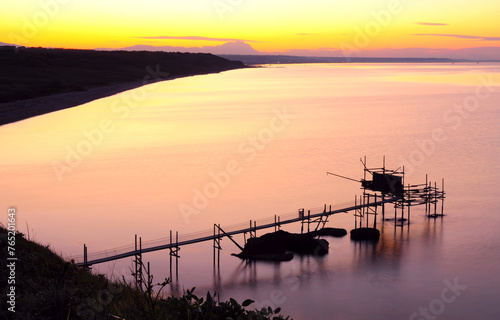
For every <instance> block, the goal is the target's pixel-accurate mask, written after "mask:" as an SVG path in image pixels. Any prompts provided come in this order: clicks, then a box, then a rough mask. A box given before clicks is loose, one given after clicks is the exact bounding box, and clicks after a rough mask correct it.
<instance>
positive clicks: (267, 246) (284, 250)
mask: <svg viewBox="0 0 500 320" xmlns="http://www.w3.org/2000/svg"><path fill="white" fill-rule="evenodd" d="M314 236H315V235H313V234H311V233H308V234H295V233H289V232H286V231H281V230H280V231H277V232H274V233H267V234H265V235H263V236H261V237H258V238H251V239H248V241H247V243H246V244H245V247H244V248H243V251H242V252H241V253H239V254H233V255H234V256H237V257H239V258H241V259H249V260H270V261H288V260H291V259H292V258H293V254H292V252H293V253H297V254H301V255H308V254H312V255H318V256H323V255H325V254H327V253H328V241H326V240H323V239H315V238H314Z"/></svg>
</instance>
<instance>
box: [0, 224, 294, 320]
mask: <svg viewBox="0 0 500 320" xmlns="http://www.w3.org/2000/svg"><path fill="white" fill-rule="evenodd" d="M8 247H11V248H14V249H15V250H14V251H13V250H11V249H8ZM8 252H15V254H13V255H12V256H11V255H9V254H8ZM7 257H10V258H16V259H17V260H8V259H7ZM0 261H2V263H4V265H3V266H2V267H1V268H0V279H1V280H0V281H1V283H0V291H1V292H2V297H3V298H2V300H1V301H0V305H1V307H0V319H23V320H24V319H37V320H43V319H51V320H57V319H61V320H63V319H64V320H67V319H94V320H96V319H151V320H154V319H169V320H176V319H182V320H184V319H189V318H191V319H200V320H201V319H228V318H231V319H263V320H265V319H269V320H270V319H276V320H278V319H284V318H283V317H282V316H280V315H278V314H277V313H279V312H280V310H279V309H276V310H271V309H270V308H265V309H264V308H263V309H261V310H258V311H257V310H253V311H252V310H248V308H245V307H247V306H249V305H251V304H252V303H253V301H251V300H245V301H244V302H243V303H242V304H241V305H240V304H239V303H237V302H236V301H235V300H234V299H230V300H229V301H227V302H222V301H221V302H217V300H218V298H217V297H215V296H213V295H212V294H209V293H207V296H206V297H203V298H199V297H197V296H196V295H195V294H194V293H193V291H194V289H192V290H187V291H186V293H184V295H182V296H180V297H162V296H161V295H157V293H156V292H155V291H158V290H159V288H160V287H159V286H153V287H152V288H151V289H152V290H147V289H145V290H140V289H137V288H135V287H134V286H131V285H129V284H127V283H124V282H123V281H120V282H117V281H109V280H108V279H106V278H105V277H104V276H100V275H94V274H92V273H91V272H89V271H88V270H86V269H84V268H80V267H77V266H75V264H73V263H71V262H68V261H65V260H64V259H62V258H61V257H60V256H58V255H57V254H55V253H54V252H53V251H51V250H50V249H49V248H48V246H42V245H40V244H37V243H35V242H33V241H29V240H27V239H26V238H25V237H24V236H23V235H22V234H19V233H17V234H16V236H15V241H13V240H12V236H11V235H9V236H8V235H7V230H6V229H5V228H3V227H1V224H0ZM9 282H10V283H9ZM156 282H158V281H157V280H156V279H155V282H154V283H156ZM167 282H168V281H166V282H165V283H164V284H166V283H167ZM144 288H150V286H149V285H148V284H147V283H146V282H145V283H144ZM11 296H13V298H10V297H11ZM214 298H215V299H214ZM9 309H10V310H9ZM13 311H15V312H13ZM287 319H288V318H287Z"/></svg>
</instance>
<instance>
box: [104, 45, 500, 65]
mask: <svg viewBox="0 0 500 320" xmlns="http://www.w3.org/2000/svg"><path fill="white" fill-rule="evenodd" d="M100 50H117V49H100ZM119 50H126V51H167V52H192V53H212V54H216V55H219V56H225V57H227V56H228V55H243V56H250V55H255V56H266V58H264V57H260V58H258V57H255V58H250V57H248V58H245V62H246V63H251V62H250V61H259V62H258V63H272V62H267V61H277V60H276V59H275V58H273V57H281V58H279V60H278V61H279V62H280V63H285V62H284V60H283V59H285V58H283V57H295V58H293V59H292V58H290V59H291V60H293V61H300V62H303V63H306V62H309V63H311V62H324V61H325V59H326V60H329V61H331V62H342V61H347V62H349V61H351V62H352V61H354V60H358V61H359V59H372V58H373V59H375V60H377V59H391V61H392V60H393V59H396V60H398V61H401V62H403V61H405V60H407V61H408V62H410V61H417V62H418V61H425V59H431V60H432V59H436V61H441V60H444V61H446V60H449V59H453V60H456V61H463V60H470V61H500V47H479V48H464V49H429V48H402V49H394V48H384V49H376V50H356V49H355V48H354V47H353V50H352V51H347V52H345V51H342V50H340V49H339V48H320V49H316V50H305V49H300V50H299V49H294V50H287V51H284V52H261V51H258V50H256V49H254V48H253V47H252V46H251V45H250V44H248V43H245V42H243V41H233V42H226V43H224V44H221V45H215V46H203V47H172V46H151V45H136V46H131V47H126V48H122V49H119ZM319 58H323V60H321V59H319ZM286 59H288V58H286ZM262 61H266V62H262ZM363 61H364V60H363ZM370 61H372V60H370ZM274 63H277V62H274ZM295 63H297V62H295Z"/></svg>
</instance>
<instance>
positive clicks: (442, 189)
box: [441, 178, 444, 215]
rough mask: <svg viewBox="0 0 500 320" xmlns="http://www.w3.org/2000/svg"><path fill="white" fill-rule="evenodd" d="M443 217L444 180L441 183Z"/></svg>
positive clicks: (442, 210)
mask: <svg viewBox="0 0 500 320" xmlns="http://www.w3.org/2000/svg"><path fill="white" fill-rule="evenodd" d="M441 192H442V193H441V215H444V178H443V179H442V181H441Z"/></svg>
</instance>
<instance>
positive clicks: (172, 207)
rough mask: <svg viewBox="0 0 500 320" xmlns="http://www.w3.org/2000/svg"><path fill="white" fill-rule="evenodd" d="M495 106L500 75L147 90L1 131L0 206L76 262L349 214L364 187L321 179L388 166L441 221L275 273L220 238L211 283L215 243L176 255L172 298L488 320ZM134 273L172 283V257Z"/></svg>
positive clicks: (303, 76)
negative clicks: (419, 187)
mask: <svg viewBox="0 0 500 320" xmlns="http://www.w3.org/2000/svg"><path fill="white" fill-rule="evenodd" d="M499 101H500V65H498V64H479V65H476V64H455V65H447V64H405V65H402V64H346V65H338V64H331V65H329V64H324V65H283V66H271V67H268V68H257V69H246V70H235V71H230V72H225V73H221V74H213V75H204V76H196V77H189V78H183V79H177V80H173V81H168V82H163V83H157V84H153V85H149V86H146V87H143V88H141V89H137V90H134V91H129V92H125V93H122V94H119V95H116V96H112V97H108V98H104V99H101V100H97V101H94V102H91V103H88V104H85V105H82V106H80V107H76V108H72V109H67V110H63V111H59V112H56V113H52V114H48V115H44V116H40V117H36V118H32V119H28V120H25V121H21V122H18V123H14V124H10V125H5V126H2V127H0V141H1V143H0V154H1V155H2V157H1V159H0V174H1V177H2V179H1V180H0V203H1V204H2V206H3V207H4V209H5V213H6V211H7V210H6V208H7V207H8V206H16V207H17V209H18V220H19V224H18V228H19V230H20V231H22V232H24V233H27V229H28V228H29V232H30V236H31V237H32V238H35V239H36V240H38V241H40V242H42V243H47V244H51V246H52V247H53V248H54V249H55V250H56V251H57V252H62V253H63V255H65V256H74V255H79V254H81V253H82V248H83V244H84V243H85V244H87V246H88V248H89V252H90V253H92V252H96V251H100V250H105V249H110V248H116V247H120V246H124V245H129V244H131V243H133V240H134V235H135V234H138V235H139V236H141V237H142V239H143V241H149V240H154V239H158V238H164V237H167V236H168V235H169V231H170V230H174V231H179V233H180V235H181V236H182V235H183V234H187V233H192V232H197V231H203V230H210V229H212V228H213V224H214V223H220V224H221V225H222V226H224V225H233V224H238V223H243V222H246V221H249V220H250V219H253V220H255V219H257V220H259V219H265V218H269V217H273V216H274V215H275V214H277V215H282V214H287V213H292V212H297V209H299V208H306V210H307V209H312V208H317V207H321V206H323V205H324V204H333V205H338V204H341V203H345V202H349V201H351V202H352V201H353V199H354V196H355V195H358V194H359V193H360V190H359V185H358V184H357V183H355V182H351V181H348V180H342V179H339V178H335V177H332V176H326V171H332V172H336V173H339V174H342V175H345V176H348V177H353V178H361V177H362V165H361V163H360V161H359V159H360V157H363V156H365V155H366V156H367V157H368V166H369V167H378V166H381V165H382V156H383V155H385V156H386V157H387V166H388V167H389V168H392V169H396V168H397V167H399V166H402V165H404V166H405V169H406V172H407V176H406V179H407V180H406V181H408V182H410V183H422V182H424V181H425V174H426V173H428V174H429V177H430V179H431V180H432V181H441V178H445V181H446V186H445V189H446V192H447V199H446V201H445V213H446V216H445V217H444V218H443V219H437V220H428V219H427V218H426V217H425V213H424V211H423V208H413V209H412V220H411V222H412V223H411V227H410V228H409V229H408V228H407V227H405V228H403V229H401V228H397V229H395V228H394V225H393V222H392V221H389V222H385V223H383V224H381V223H379V227H380V229H381V231H382V237H381V239H380V241H379V242H378V243H376V244H359V243H358V244H356V243H354V242H351V241H350V239H349V238H348V237H344V238H340V239H338V238H335V239H333V238H327V239H328V241H329V242H330V253H329V254H328V255H327V256H325V257H322V258H316V257H302V258H300V257H296V258H295V259H294V260H292V261H290V262H286V263H280V264H279V263H278V264H274V263H257V264H245V263H242V262H241V261H239V260H238V259H237V258H235V257H231V256H230V254H231V253H233V252H238V249H237V248H236V246H234V244H232V243H231V242H230V241H229V240H227V239H225V240H223V242H222V246H223V251H222V256H221V265H220V270H214V268H213V265H212V243H208V242H207V243H203V244H197V245H193V246H187V247H184V248H182V250H181V252H180V254H181V259H180V261H179V268H180V272H179V275H178V279H176V281H174V283H173V285H172V286H171V287H169V288H167V291H168V292H170V291H171V292H174V293H175V292H182V290H183V289H185V288H191V287H193V286H196V287H197V292H198V293H200V294H204V293H205V292H206V291H207V290H214V289H215V290H217V292H219V293H220V295H221V298H222V299H227V298H228V297H235V298H237V299H238V300H239V301H241V300H243V299H246V298H252V299H254V300H255V301H256V306H259V307H260V306H263V305H271V306H273V307H277V306H280V307H282V309H283V313H285V314H290V315H292V316H293V318H294V319H425V318H426V315H427V316H428V317H436V319H496V317H497V316H498V314H499V313H500V306H499V304H498V297H499V296H500V288H499V285H500V279H499V276H498V270H500V233H499V232H498V230H499V227H500V218H499V214H500V205H499V203H498V195H499V193H498V188H499V186H500V185H499V182H498V181H500V174H499V172H500V165H499V161H498V159H499V156H500V138H499V129H498V128H499V127H500V105H499ZM391 209H392V208H391V207H388V211H391ZM0 221H2V222H3V223H4V224H5V222H6V214H5V216H4V217H3V218H1V219H0ZM329 226H334V227H343V228H346V229H348V230H350V229H352V227H353V226H354V219H353V217H352V214H351V213H350V214H340V215H336V216H333V217H332V219H331V221H330V222H329ZM299 228H300V226H299V225H288V226H286V227H285V229H286V230H288V231H298V230H299ZM262 233H263V231H261V232H260V234H262ZM235 239H236V240H237V241H239V242H240V243H242V242H243V237H236V238H235ZM144 258H145V260H146V261H150V262H151V268H152V271H153V273H154V275H155V279H158V280H160V279H163V278H164V277H167V276H169V275H170V274H169V264H168V253H167V252H160V253H152V254H147V255H145V256H144ZM130 266H131V260H130V259H124V260H123V261H118V262H115V263H107V264H102V265H99V266H96V267H95V269H96V271H98V272H101V273H107V274H108V275H115V276H120V275H121V274H125V275H129V273H130V272H129V268H130ZM129 278H130V277H129ZM174 278H175V277H174ZM450 288H451V289H450ZM425 312H427V314H426V313H425Z"/></svg>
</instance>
